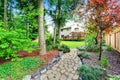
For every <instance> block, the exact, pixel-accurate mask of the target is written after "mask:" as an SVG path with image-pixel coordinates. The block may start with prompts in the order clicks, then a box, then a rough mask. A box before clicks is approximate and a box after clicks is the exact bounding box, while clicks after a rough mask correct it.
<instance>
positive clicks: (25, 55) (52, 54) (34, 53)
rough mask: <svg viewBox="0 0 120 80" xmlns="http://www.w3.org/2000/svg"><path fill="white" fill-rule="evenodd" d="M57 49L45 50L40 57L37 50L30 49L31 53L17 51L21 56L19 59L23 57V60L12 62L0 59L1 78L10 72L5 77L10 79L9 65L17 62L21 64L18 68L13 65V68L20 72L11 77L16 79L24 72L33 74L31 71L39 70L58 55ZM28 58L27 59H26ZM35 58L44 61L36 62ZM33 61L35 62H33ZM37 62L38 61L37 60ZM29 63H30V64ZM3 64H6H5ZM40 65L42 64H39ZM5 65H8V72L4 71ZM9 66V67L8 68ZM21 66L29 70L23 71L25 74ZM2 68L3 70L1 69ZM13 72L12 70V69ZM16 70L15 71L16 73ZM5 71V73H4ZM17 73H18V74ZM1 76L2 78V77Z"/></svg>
mask: <svg viewBox="0 0 120 80" xmlns="http://www.w3.org/2000/svg"><path fill="white" fill-rule="evenodd" d="M58 52H59V51H58V50H51V51H48V52H46V54H44V55H41V56H40V57H39V51H32V52H31V53H29V52H27V51H22V50H21V51H19V52H18V54H20V55H21V56H20V57H21V59H23V60H21V61H14V62H11V60H5V61H4V60H2V59H0V66H1V68H0V69H2V68H3V69H2V72H3V74H4V75H2V76H3V78H5V77H4V76H6V75H7V74H10V75H9V76H8V77H7V79H8V78H9V80H11V77H10V76H11V75H12V74H14V73H12V74H11V67H10V65H14V64H18V65H19V66H21V65H22V67H21V68H20V69H19V67H17V68H16V67H15V68H13V69H14V70H15V71H17V72H21V73H19V74H20V76H14V75H13V77H15V78H16V79H17V80H19V79H20V78H22V77H23V76H25V75H26V74H33V73H35V72H36V71H37V70H39V69H40V68H41V67H42V66H45V65H47V64H48V62H50V61H51V60H52V59H53V58H54V57H55V56H56V55H58ZM24 59H26V60H24ZM28 59H29V60H28ZM37 60H39V61H44V64H40V65H39V64H37V63H36V62H35V61H37ZM22 61H24V64H22V63H23V62H22ZM31 62H33V63H32V64H31ZM34 62H35V63H34ZM37 62H38V61H37ZM30 64H31V65H30ZM5 65H7V66H5ZM41 65H42V66H41ZM29 66H30V69H29ZM5 67H8V71H10V72H8V71H7V72H4V71H5V70H4V68H5ZM9 68H10V70H9ZM22 68H23V69H29V70H27V71H28V72H27V71H25V73H26V74H24V70H22ZM3 70H4V71H3ZM18 70H20V71H18ZM13 72H14V71H13ZM17 72H16V73H17ZM6 73H7V74H6ZM19 74H18V75H19ZM21 75H23V76H21ZM3 78H2V79H3ZM0 79H1V78H0ZM12 79H13V78H12Z"/></svg>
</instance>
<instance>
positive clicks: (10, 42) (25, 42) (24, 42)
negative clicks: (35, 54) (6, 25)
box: [0, 28, 36, 60]
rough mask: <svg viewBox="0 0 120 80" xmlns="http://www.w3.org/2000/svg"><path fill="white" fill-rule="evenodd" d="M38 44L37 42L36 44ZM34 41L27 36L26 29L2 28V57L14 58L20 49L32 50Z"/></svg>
mask: <svg viewBox="0 0 120 80" xmlns="http://www.w3.org/2000/svg"><path fill="white" fill-rule="evenodd" d="M35 45H36V44H35ZM32 46H34V43H33V42H32V41H31V40H30V39H28V38H27V37H26V36H25V31H23V30H20V29H17V30H12V31H7V30H5V29H2V28H0V58H2V59H4V60H6V59H12V58H16V57H18V56H19V55H17V54H16V53H17V52H18V51H19V50H27V51H32V50H34V48H32Z"/></svg>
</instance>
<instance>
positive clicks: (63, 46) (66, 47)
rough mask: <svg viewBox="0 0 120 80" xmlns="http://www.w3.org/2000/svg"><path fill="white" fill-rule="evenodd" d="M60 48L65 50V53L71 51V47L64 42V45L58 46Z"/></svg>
mask: <svg viewBox="0 0 120 80" xmlns="http://www.w3.org/2000/svg"><path fill="white" fill-rule="evenodd" d="M58 50H60V51H63V53H68V52H70V48H69V47H68V46H67V45H65V44H62V45H61V46H60V47H59V48H58Z"/></svg>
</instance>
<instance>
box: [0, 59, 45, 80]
mask: <svg viewBox="0 0 120 80" xmlns="http://www.w3.org/2000/svg"><path fill="white" fill-rule="evenodd" d="M42 64H43V61H42V60H39V59H38V58H30V57H28V58H22V59H20V60H18V61H14V62H8V63H5V64H3V65H0V80H8V79H6V78H8V77H10V78H11V80H19V79H21V78H23V77H24V76H25V75H26V74H30V72H31V71H36V70H37V69H38V67H39V66H40V65H42Z"/></svg>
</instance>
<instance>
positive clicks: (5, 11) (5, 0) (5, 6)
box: [4, 0, 7, 27]
mask: <svg viewBox="0 0 120 80" xmlns="http://www.w3.org/2000/svg"><path fill="white" fill-rule="evenodd" d="M4 27H7V0H4Z"/></svg>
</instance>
